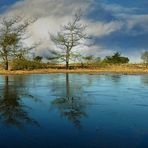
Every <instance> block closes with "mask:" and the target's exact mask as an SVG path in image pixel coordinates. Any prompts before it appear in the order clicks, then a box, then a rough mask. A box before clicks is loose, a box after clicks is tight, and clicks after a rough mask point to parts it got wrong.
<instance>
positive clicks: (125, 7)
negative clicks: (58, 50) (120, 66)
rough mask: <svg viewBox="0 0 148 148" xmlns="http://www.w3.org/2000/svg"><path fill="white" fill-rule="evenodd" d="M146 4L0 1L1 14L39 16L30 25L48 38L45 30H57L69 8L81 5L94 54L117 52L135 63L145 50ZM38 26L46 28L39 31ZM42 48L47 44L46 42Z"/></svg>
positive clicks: (128, 0) (136, 0)
mask: <svg viewBox="0 0 148 148" xmlns="http://www.w3.org/2000/svg"><path fill="white" fill-rule="evenodd" d="M147 6H148V1H147V0H0V14H1V16H3V15H6V14H8V13H10V14H15V15H17V14H18V15H19V14H20V13H23V14H25V15H26V16H28V15H30V16H38V18H39V20H38V23H37V24H36V25H35V27H34V28H32V32H33V34H34V36H35V38H37V35H40V34H41V32H42V34H43V36H46V37H47V34H46V32H48V31H50V28H52V27H53V28H52V29H51V31H52V30H55V31H56V29H57V27H56V26H58V25H60V23H61V24H62V23H64V21H65V20H66V19H68V18H70V15H71V12H72V10H74V9H76V7H80V8H81V7H82V9H84V10H85V17H84V20H85V22H86V23H88V26H89V25H90V28H89V29H88V30H89V33H90V35H91V36H92V37H93V38H94V41H95V47H94V48H93V49H92V50H94V54H97V55H98V56H105V55H108V54H112V53H113V52H115V51H119V52H121V53H122V54H124V55H128V56H129V57H130V58H131V61H132V62H137V61H140V55H141V53H142V52H143V51H145V50H148V9H147ZM47 21H49V23H48V22H47ZM57 24H58V25H57ZM47 25H49V26H50V25H51V26H52V27H49V28H48V27H47ZM41 26H42V27H44V29H45V28H46V27H47V28H46V30H42V31H39V30H41V29H42V28H40V27H41ZM37 32H38V33H37ZM44 40H45V38H44ZM41 48H44V49H46V48H50V47H48V45H47V42H45V44H44V45H43V46H41V47H40V50H41ZM92 50H91V51H90V53H92ZM43 51H45V50H43ZM43 51H42V53H43ZM88 52H89V50H88Z"/></svg>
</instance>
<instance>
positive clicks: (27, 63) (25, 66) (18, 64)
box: [11, 59, 47, 70]
mask: <svg viewBox="0 0 148 148" xmlns="http://www.w3.org/2000/svg"><path fill="white" fill-rule="evenodd" d="M46 67H47V64H45V63H41V62H39V61H31V60H26V59H15V60H13V61H12V63H11V70H33V69H42V68H46Z"/></svg>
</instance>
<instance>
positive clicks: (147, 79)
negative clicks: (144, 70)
mask: <svg viewBox="0 0 148 148" xmlns="http://www.w3.org/2000/svg"><path fill="white" fill-rule="evenodd" d="M141 82H142V83H143V84H144V85H146V86H148V75H143V76H141Z"/></svg>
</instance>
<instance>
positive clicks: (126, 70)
mask: <svg viewBox="0 0 148 148" xmlns="http://www.w3.org/2000/svg"><path fill="white" fill-rule="evenodd" d="M50 73H90V74H93V73H99V74H103V73H117V74H148V68H147V67H146V66H145V65H142V64H126V65H110V66H107V67H105V68H99V67H98V68H83V69H82V68H77V69H70V70H66V69H55V68H48V69H35V70H15V71H5V70H0V74H1V75H17V74H50Z"/></svg>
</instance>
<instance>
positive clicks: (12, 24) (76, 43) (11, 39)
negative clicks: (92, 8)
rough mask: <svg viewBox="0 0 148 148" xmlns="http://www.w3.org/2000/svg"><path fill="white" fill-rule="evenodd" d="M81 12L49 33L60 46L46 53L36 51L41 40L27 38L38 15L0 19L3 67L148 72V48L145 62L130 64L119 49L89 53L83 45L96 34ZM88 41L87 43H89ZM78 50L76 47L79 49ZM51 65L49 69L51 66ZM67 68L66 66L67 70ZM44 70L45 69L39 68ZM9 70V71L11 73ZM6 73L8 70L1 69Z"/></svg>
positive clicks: (0, 47)
mask: <svg viewBox="0 0 148 148" xmlns="http://www.w3.org/2000/svg"><path fill="white" fill-rule="evenodd" d="M80 20H81V12H78V13H77V14H75V16H74V18H73V20H72V21H70V22H68V23H67V24H66V25H64V26H62V27H61V30H60V31H59V32H57V33H56V34H55V35H53V34H49V36H50V38H51V40H52V41H53V42H54V44H55V45H56V47H57V48H58V49H59V50H49V55H48V56H46V57H43V56H42V55H37V56H34V55H36V53H33V51H34V52H35V50H33V49H35V48H36V47H37V46H38V44H35V45H32V46H31V47H27V46H26V45H25V44H24V40H26V39H27V38H29V37H30V35H28V34H27V33H26V32H27V28H28V26H29V25H31V24H32V23H34V22H35V21H36V20H35V19H26V20H24V19H22V18H21V17H11V18H8V17H5V18H1V19H0V59H1V65H0V67H1V71H3V69H4V70H5V71H8V72H10V71H16V70H32V71H33V72H35V73H36V72H37V69H44V70H43V72H50V71H51V72H56V71H57V72H58V70H59V72H62V71H63V72H66V70H71V72H74V71H76V72H87V71H88V72H89V71H90V72H91V71H92V72H93V71H96V72H97V71H98V72H99V71H104V72H107V71H111V72H116V71H118V72H120V71H121V72H122V71H130V70H132V71H134V72H136V71H139V70H140V71H139V72H146V73H147V65H148V52H147V51H146V52H144V53H143V54H142V56H141V59H142V60H143V63H141V64H129V61H130V59H129V58H128V57H125V56H122V55H121V53H119V52H115V53H114V54H113V55H109V56H106V57H105V58H102V57H97V56H95V55H94V54H93V51H92V52H91V54H86V53H84V51H83V52H82V51H81V48H83V47H84V46H88V47H89V48H91V46H92V45H93V43H92V40H93V39H92V38H91V37H89V36H88V35H87V33H86V28H87V27H86V25H85V24H82V23H81V21H80ZM86 43H87V44H86ZM76 48H77V49H78V50H75V49H76ZM47 69H48V70H47ZM64 69H65V70H64ZM38 71H39V72H41V70H38ZM8 72H7V73H8ZM1 73H6V72H4V71H3V72H1Z"/></svg>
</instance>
